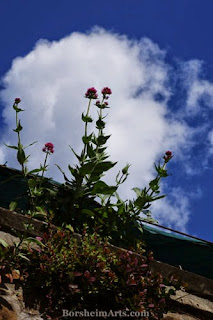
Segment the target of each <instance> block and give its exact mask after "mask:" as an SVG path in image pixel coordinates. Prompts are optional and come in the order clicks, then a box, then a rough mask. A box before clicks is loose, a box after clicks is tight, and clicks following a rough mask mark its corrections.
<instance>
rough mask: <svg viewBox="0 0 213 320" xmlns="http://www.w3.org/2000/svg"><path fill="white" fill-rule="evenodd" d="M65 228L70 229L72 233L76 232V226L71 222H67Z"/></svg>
mask: <svg viewBox="0 0 213 320" xmlns="http://www.w3.org/2000/svg"><path fill="white" fill-rule="evenodd" d="M65 229H68V230H70V231H71V232H72V233H74V228H73V227H72V226H71V224H66V226H65Z"/></svg>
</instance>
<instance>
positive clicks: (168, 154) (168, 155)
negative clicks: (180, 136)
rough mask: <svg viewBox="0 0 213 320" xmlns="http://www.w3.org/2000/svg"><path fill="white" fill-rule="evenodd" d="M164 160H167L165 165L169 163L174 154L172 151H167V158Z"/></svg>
mask: <svg viewBox="0 0 213 320" xmlns="http://www.w3.org/2000/svg"><path fill="white" fill-rule="evenodd" d="M163 158H164V160H165V163H167V162H168V161H169V160H170V159H171V158H172V152H171V151H166V152H165V156H164V157H163Z"/></svg>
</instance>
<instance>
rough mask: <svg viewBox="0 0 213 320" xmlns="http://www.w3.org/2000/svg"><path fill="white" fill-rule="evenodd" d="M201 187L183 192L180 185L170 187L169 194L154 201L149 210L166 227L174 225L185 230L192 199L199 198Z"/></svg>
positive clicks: (180, 229)
mask: <svg viewBox="0 0 213 320" xmlns="http://www.w3.org/2000/svg"><path fill="white" fill-rule="evenodd" d="M201 196H202V191H201V189H199V188H197V189H196V190H195V191H191V192H187V193H186V192H184V191H183V190H182V189H181V188H180V187H178V188H170V192H169V195H168V196H167V197H165V198H163V199H162V200H161V201H159V202H154V203H153V205H152V207H151V212H152V214H153V216H154V218H155V219H156V220H157V221H158V222H159V224H163V225H164V224H165V221H166V225H167V227H170V228H173V226H175V227H176V228H177V229H178V230H179V231H182V232H186V231H187V229H186V226H187V224H188V222H189V220H190V214H191V205H190V202H191V201H193V200H194V199H200V198H201Z"/></svg>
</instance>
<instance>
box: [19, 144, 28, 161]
mask: <svg viewBox="0 0 213 320" xmlns="http://www.w3.org/2000/svg"><path fill="white" fill-rule="evenodd" d="M17 160H18V162H19V163H20V164H21V165H22V164H24V163H25V162H26V160H27V158H26V156H25V152H24V150H23V149H22V147H20V146H19V148H18V152H17Z"/></svg>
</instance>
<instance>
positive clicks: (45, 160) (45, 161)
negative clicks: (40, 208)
mask: <svg viewBox="0 0 213 320" xmlns="http://www.w3.org/2000/svg"><path fill="white" fill-rule="evenodd" d="M48 154H49V153H48V152H47V153H46V156H45V159H44V166H43V170H42V175H41V179H40V184H39V189H40V187H41V184H42V181H43V178H44V172H45V166H46V163H47V157H48Z"/></svg>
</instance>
